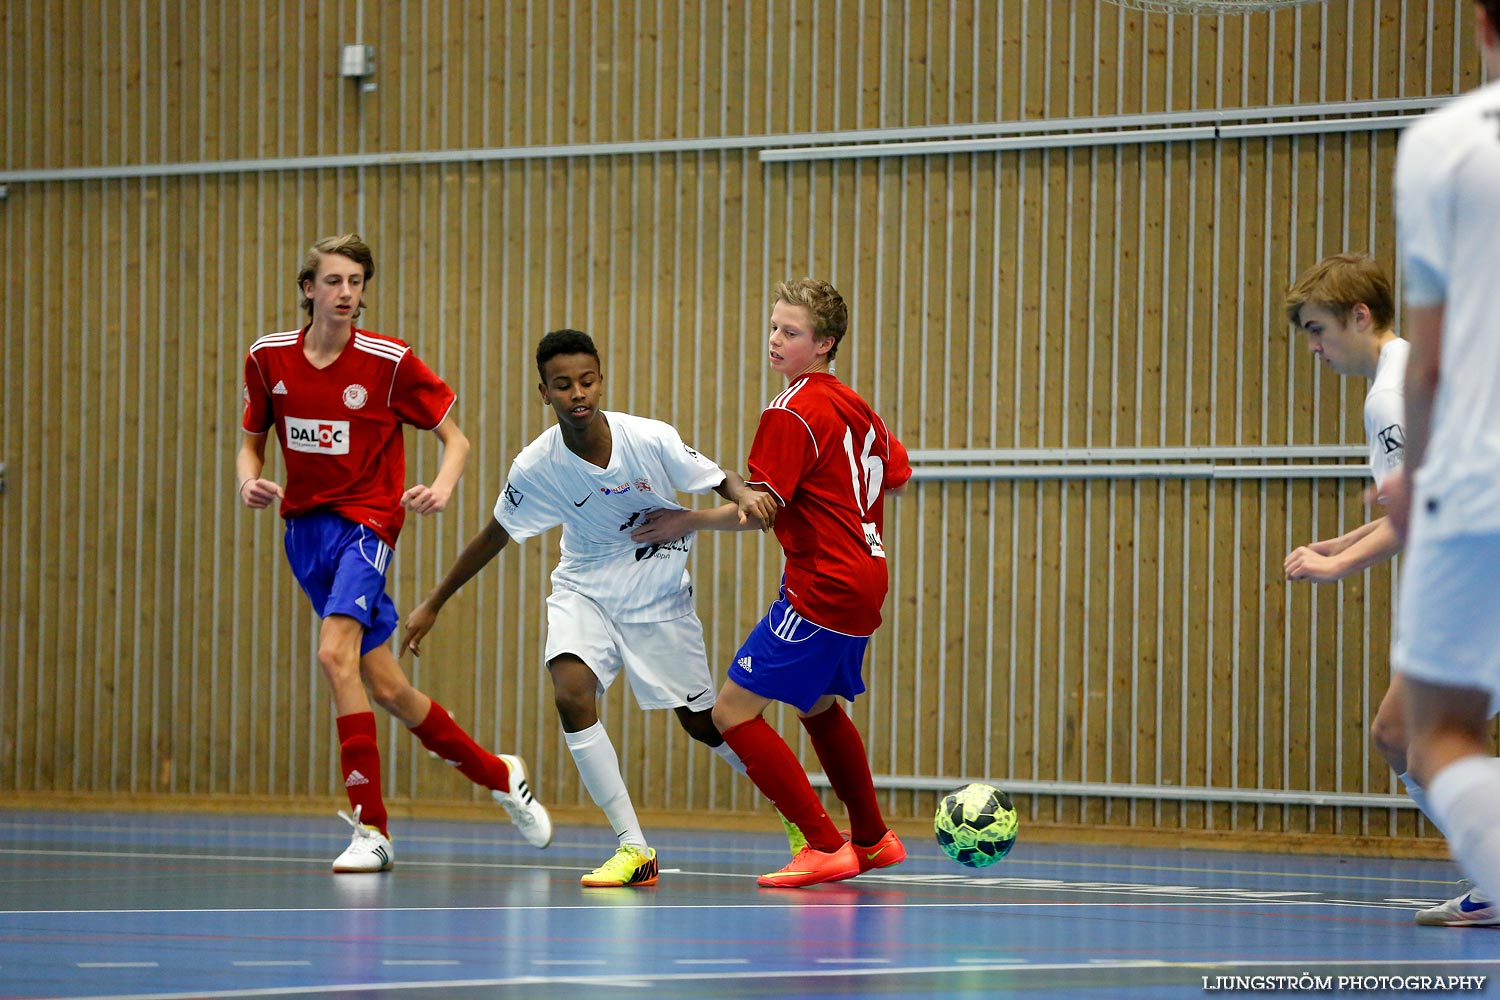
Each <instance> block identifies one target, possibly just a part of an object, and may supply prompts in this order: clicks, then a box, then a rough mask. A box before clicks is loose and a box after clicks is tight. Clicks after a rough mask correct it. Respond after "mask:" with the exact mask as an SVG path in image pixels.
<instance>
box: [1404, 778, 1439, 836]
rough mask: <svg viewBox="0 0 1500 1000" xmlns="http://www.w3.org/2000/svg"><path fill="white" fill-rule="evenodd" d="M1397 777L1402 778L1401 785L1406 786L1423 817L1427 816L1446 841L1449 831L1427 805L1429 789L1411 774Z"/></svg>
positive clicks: (1409, 795) (1408, 793) (1407, 792)
mask: <svg viewBox="0 0 1500 1000" xmlns="http://www.w3.org/2000/svg"><path fill="white" fill-rule="evenodd" d="M1396 777H1398V778H1400V779H1401V784H1403V785H1405V786H1406V794H1407V797H1408V798H1410V799H1411V800H1412V801H1413V802H1415V803H1416V805H1417V808H1418V809H1420V810H1422V815H1424V816H1426V817H1427V821H1428V822H1429V823H1431V824H1432V825H1433V826H1435V827H1437V830H1438V833H1441V834H1442V835H1443V837H1444V838H1445V839H1446V838H1447V836H1448V831H1446V830H1444V829H1443V824H1441V823H1439V822H1438V821H1437V819H1435V818H1434V817H1433V815H1432V807H1431V806H1429V805H1428V804H1427V789H1425V788H1423V787H1422V786H1421V785H1419V784H1417V779H1416V778H1413V777H1412V776H1411V775H1410V774H1398V775H1396Z"/></svg>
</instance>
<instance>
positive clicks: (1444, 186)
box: [1396, 81, 1500, 537]
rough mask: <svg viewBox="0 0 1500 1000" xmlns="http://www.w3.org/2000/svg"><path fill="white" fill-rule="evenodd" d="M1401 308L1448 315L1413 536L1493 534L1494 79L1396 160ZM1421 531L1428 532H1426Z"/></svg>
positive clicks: (1497, 104) (1496, 459)
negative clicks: (1437, 307) (1403, 299)
mask: <svg viewBox="0 0 1500 1000" xmlns="http://www.w3.org/2000/svg"><path fill="white" fill-rule="evenodd" d="M1396 221H1397V233H1398V235H1399V238H1400V243H1401V259H1402V262H1403V263H1404V265H1405V284H1406V300H1407V302H1408V303H1409V304H1410V305H1413V306H1435V305H1439V304H1441V305H1443V306H1444V318H1443V336H1442V357H1441V360H1440V371H1441V379H1440V381H1439V384H1438V391H1437V398H1436V400H1435V401H1434V405H1433V417H1432V438H1431V441H1430V442H1429V445H1428V449H1427V457H1426V461H1425V462H1424V464H1423V466H1422V468H1421V469H1420V470H1419V471H1418V473H1417V482H1416V498H1415V503H1414V504H1413V515H1412V516H1413V521H1414V525H1413V531H1414V532H1415V531H1417V530H1419V529H1420V530H1422V531H1423V532H1425V533H1428V534H1429V535H1430V537H1441V536H1446V535H1455V534H1465V533H1480V532H1495V531H1500V503H1496V502H1495V484H1496V483H1497V482H1500V318H1497V316H1500V314H1497V312H1496V310H1495V304H1494V296H1495V277H1494V275H1495V268H1496V265H1497V262H1500V81H1497V82H1495V83H1491V84H1488V85H1486V86H1484V87H1481V88H1479V89H1478V90H1475V91H1472V92H1470V93H1468V94H1465V95H1464V96H1463V97H1460V98H1458V99H1457V100H1455V101H1453V102H1452V103H1451V104H1449V105H1447V106H1446V107H1444V108H1441V109H1439V110H1437V111H1434V112H1432V113H1430V114H1428V115H1425V116H1423V117H1422V119H1421V120H1420V121H1418V122H1417V123H1416V124H1415V125H1413V126H1411V127H1410V128H1408V129H1407V130H1406V131H1405V133H1403V134H1402V136H1401V143H1400V147H1399V149H1398V151H1397V154H1396ZM1424 522H1425V523H1424Z"/></svg>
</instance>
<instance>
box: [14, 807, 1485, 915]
mask: <svg viewBox="0 0 1500 1000" xmlns="http://www.w3.org/2000/svg"><path fill="white" fill-rule="evenodd" d="M7 826H10V828H15V826H17V825H15V823H0V829H6V828H7ZM26 829H31V828H26ZM37 829H58V831H78V829H86V831H98V832H130V829H133V828H111V826H102V828H87V826H86V828H78V826H69V825H51V826H43V828H37ZM168 832H178V834H183V835H196V834H201V832H202V831H168ZM266 837H267V838H272V837H275V838H279V840H285V838H287V835H285V834H267V835H266ZM401 843H404V844H413V843H434V844H483V846H490V847H507V846H508V844H501V843H499V841H493V840H484V838H459V837H419V835H404V837H402V838H401ZM553 844H555V846H559V847H580V849H582V847H592V844H589V843H583V841H574V843H570V841H553ZM691 850H693V852H694V853H712V855H745V856H765V855H768V853H774V852H769V850H760V849H748V847H700V846H693V847H691ZM1139 850H1155V849H1151V847H1143V849H1139ZM31 853H34V855H63V856H83V858H186V859H193V861H210V862H219V861H285V862H296V864H309V865H326V864H327V861H324V859H321V858H306V856H300V858H284V856H245V858H231V859H226V858H220V856H211V858H210V856H204V855H159V853H111V852H86V850H78V852H62V850H40V849H37V850H31V849H18V847H7V849H0V855H31ZM1377 861H1379V859H1377ZM1407 861H1412V862H1416V864H1430V865H1439V864H1443V865H1446V864H1451V862H1446V861H1439V859H1427V858H1413V859H1407ZM401 864H402V865H404V867H410V865H441V867H469V868H522V870H529V868H547V867H546V865H507V864H498V862H481V861H444V862H435V861H402V862H401ZM1011 864H1014V865H1026V867H1028V868H1031V867H1052V868H1107V870H1112V871H1166V873H1179V874H1214V876H1247V877H1257V879H1310V880H1313V882H1389V883H1397V885H1419V886H1454V885H1455V882H1457V877H1451V879H1400V877H1391V876H1341V874H1337V873H1323V871H1262V870H1254V868H1205V867H1191V865H1124V864H1118V862H1106V861H1061V859H1052V858H1026V859H1017V861H1016V862H1011ZM550 868H559V870H562V871H574V868H571V867H556V865H552V867H550ZM579 868H582V867H579ZM663 871H672V873H681V871H684V870H682V868H663ZM691 874H711V876H723V874H724V873H691ZM865 877H868V876H865ZM1443 898H1445V900H1446V898H1448V897H1443Z"/></svg>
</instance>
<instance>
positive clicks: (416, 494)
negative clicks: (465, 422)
mask: <svg viewBox="0 0 1500 1000" xmlns="http://www.w3.org/2000/svg"><path fill="white" fill-rule="evenodd" d="M432 433H434V434H436V435H437V437H438V440H439V441H441V442H443V460H442V463H441V464H440V465H439V466H438V474H437V478H436V479H434V480H433V481H432V485H431V486H423V485H422V484H421V483H418V484H417V485H415V486H413V487H412V488H411V489H409V490H407V491H406V492H405V493H403V494H401V506H403V507H405V508H406V509H407V510H409V511H411V512H412V513H413V514H436V513H437V512H438V511H440V510H442V509H443V508H445V507H447V506H448V500H449V498H451V497H452V496H453V490H454V488H455V487H456V486H457V485H458V479H459V477H460V476H462V475H463V474H464V462H466V461H467V460H468V457H469V439H468V438H467V437H465V436H464V432H463V431H461V430H459V429H458V424H455V423H454V422H453V418H452V417H444V418H443V422H442V423H440V424H438V425H437V426H436V427H434V428H433V429H432Z"/></svg>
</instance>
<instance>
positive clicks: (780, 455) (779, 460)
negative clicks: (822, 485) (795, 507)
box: [745, 407, 818, 504]
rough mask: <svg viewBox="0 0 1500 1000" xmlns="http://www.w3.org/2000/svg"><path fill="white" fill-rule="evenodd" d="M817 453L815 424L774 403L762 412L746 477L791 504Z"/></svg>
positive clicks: (747, 480) (747, 462)
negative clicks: (813, 425)
mask: <svg viewBox="0 0 1500 1000" xmlns="http://www.w3.org/2000/svg"><path fill="white" fill-rule="evenodd" d="M817 457H818V446H817V442H816V441H814V440H813V433H812V428H810V427H808V426H807V423H806V422H805V421H804V420H803V419H802V417H800V416H798V415H797V414H796V413H794V412H792V411H791V410H788V409H784V408H782V407H772V408H771V409H768V410H765V411H763V412H762V413H761V415H760V426H758V427H756V429H755V440H754V441H753V442H751V444H750V457H749V458H747V459H746V460H745V464H746V465H747V466H749V468H750V475H749V476H747V477H746V478H745V481H746V482H748V483H755V484H757V485H764V486H766V487H768V488H769V489H770V490H771V492H772V493H774V494H776V499H777V500H779V501H781V503H782V504H787V503H790V502H791V499H792V497H794V496H795V495H796V493H797V484H798V483H800V482H801V481H802V477H803V475H804V474H805V473H806V472H807V470H808V469H809V468H810V467H811V466H812V464H813V460H814V459H816V458H817Z"/></svg>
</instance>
